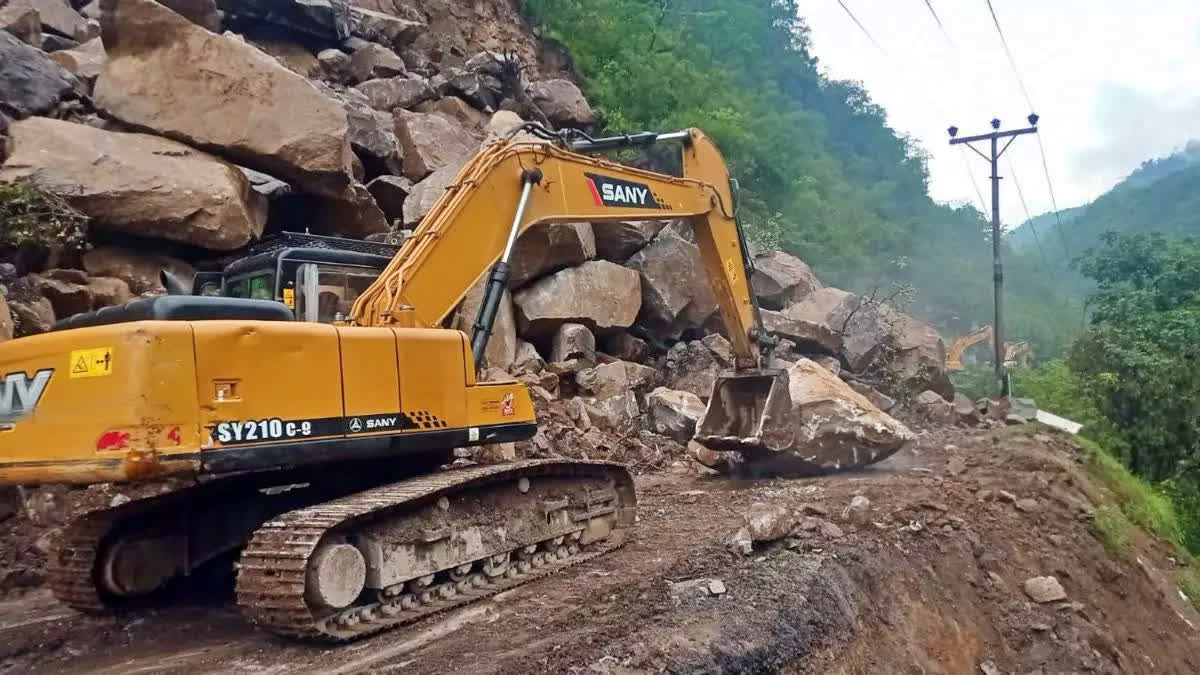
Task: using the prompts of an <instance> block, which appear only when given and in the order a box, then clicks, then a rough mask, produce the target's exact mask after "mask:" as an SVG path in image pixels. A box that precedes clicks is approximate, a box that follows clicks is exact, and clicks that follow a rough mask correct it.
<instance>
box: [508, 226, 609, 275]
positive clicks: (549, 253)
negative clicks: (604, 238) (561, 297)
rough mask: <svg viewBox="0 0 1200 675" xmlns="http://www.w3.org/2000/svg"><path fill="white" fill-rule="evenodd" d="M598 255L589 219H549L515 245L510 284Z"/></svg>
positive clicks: (534, 227)
mask: <svg viewBox="0 0 1200 675" xmlns="http://www.w3.org/2000/svg"><path fill="white" fill-rule="evenodd" d="M595 257H596V241H595V239H593V237H592V226H591V224H589V223H545V224H542V225H534V226H533V227H531V228H529V229H528V230H525V232H524V233H522V234H521V238H520V239H518V240H517V244H516V246H515V247H514V248H513V253H512V259H511V261H510V262H511V265H512V276H511V277H510V278H509V280H508V286H509V288H519V287H521V286H524V285H525V284H526V283H528V282H530V281H533V280H534V279H538V278H540V277H543V276H545V275H547V274H549V273H551V272H557V271H558V270H560V269H563V268H565V267H573V266H575V265H578V264H579V263H581V262H583V261H585V260H591V259H592V258H595Z"/></svg>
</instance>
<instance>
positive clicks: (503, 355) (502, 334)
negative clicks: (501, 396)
mask: <svg viewBox="0 0 1200 675" xmlns="http://www.w3.org/2000/svg"><path fill="white" fill-rule="evenodd" d="M389 177H390V176H389ZM486 285H487V275H484V276H483V277H481V278H480V279H479V281H477V282H475V284H474V285H473V286H471V289H470V290H469V291H467V294H466V296H465V297H463V300H462V304H461V305H460V306H459V309H458V314H457V321H456V326H457V328H458V329H459V330H461V331H463V332H464V333H466V334H467V335H468V336H470V335H471V334H472V331H473V326H474V324H475V319H476V317H477V316H478V315H479V307H480V305H482V304H483V292H484V289H485V286H486ZM484 357H485V358H486V359H487V364H488V366H489V367H491V368H509V367H510V366H512V364H513V361H515V360H516V358H517V322H516V319H515V318H514V317H513V305H512V296H511V295H509V293H508V291H505V292H504V296H503V297H502V298H500V309H499V311H497V312H496V321H495V323H493V324H492V336H491V338H489V339H488V344H487V349H485V350H484Z"/></svg>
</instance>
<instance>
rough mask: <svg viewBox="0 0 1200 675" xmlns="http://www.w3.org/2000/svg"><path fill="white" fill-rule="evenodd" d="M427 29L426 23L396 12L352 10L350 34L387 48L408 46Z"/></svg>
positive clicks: (353, 8)
mask: <svg viewBox="0 0 1200 675" xmlns="http://www.w3.org/2000/svg"><path fill="white" fill-rule="evenodd" d="M352 4H354V5H357V4H358V3H357V2H353V3H352ZM425 28H426V26H425V22H424V21H422V20H419V19H414V18H412V17H411V15H410V16H409V18H405V17H402V16H399V15H397V14H396V13H394V12H386V11H382V12H381V11H373V10H370V9H366V8H363V7H358V6H354V7H351V8H350V32H351V33H352V34H353V35H354V36H355V37H357V38H362V39H363V40H369V41H371V42H375V43H378V44H381V45H384V46H387V47H401V46H404V45H407V44H409V43H411V42H412V41H413V40H415V39H417V37H418V36H420V35H421V33H422V32H423V31H424V30H425Z"/></svg>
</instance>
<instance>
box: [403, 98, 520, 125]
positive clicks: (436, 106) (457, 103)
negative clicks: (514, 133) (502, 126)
mask: <svg viewBox="0 0 1200 675" xmlns="http://www.w3.org/2000/svg"><path fill="white" fill-rule="evenodd" d="M413 110H416V111H417V112H423V113H433V114H435V115H441V116H442V117H445V118H446V119H448V120H450V121H451V122H454V123H457V124H461V125H463V126H465V127H466V128H467V129H468V130H470V131H473V132H482V131H483V128H484V127H486V126H487V125H488V121H489V117H488V116H487V114H486V113H483V112H480V111H479V110H476V109H475V108H474V107H473V106H471V105H470V104H468V103H467V102H466V101H464V100H462V99H461V98H459V97H457V96H443V97H441V98H438V99H433V100H430V101H424V102H422V103H418V104H417V105H415V106H413ZM496 114H499V113H496ZM517 119H520V118H519V117H518V118H517Z"/></svg>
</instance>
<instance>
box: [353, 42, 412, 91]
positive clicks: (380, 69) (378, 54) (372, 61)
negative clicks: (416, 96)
mask: <svg viewBox="0 0 1200 675" xmlns="http://www.w3.org/2000/svg"><path fill="white" fill-rule="evenodd" d="M406 72H407V69H406V68H405V66H404V59H402V58H400V57H399V56H396V52H394V51H392V50H390V49H388V48H387V47H383V46H380V45H377V44H371V43H368V44H365V45H363V46H361V47H359V48H358V49H356V50H355V51H354V53H353V54H351V55H350V76H351V77H353V78H354V80H355V81H356V82H365V81H367V80H371V79H375V78H389V77H396V76H398V75H403V74H404V73H406Z"/></svg>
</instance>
